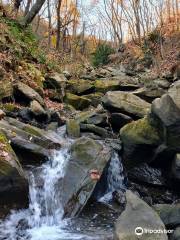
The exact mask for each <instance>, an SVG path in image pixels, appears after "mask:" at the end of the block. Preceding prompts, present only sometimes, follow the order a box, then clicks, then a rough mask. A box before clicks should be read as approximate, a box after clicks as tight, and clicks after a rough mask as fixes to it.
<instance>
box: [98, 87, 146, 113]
mask: <svg viewBox="0 0 180 240" xmlns="http://www.w3.org/2000/svg"><path fill="white" fill-rule="evenodd" d="M102 102H103V105H104V106H105V107H106V108H108V109H109V110H110V111H116V112H117V111H118V112H122V113H125V114H129V115H132V116H135V117H143V116H145V115H146V114H147V113H148V111H149V109H150V106H151V105H150V104H149V103H147V102H146V101H144V100H142V99H141V98H139V97H137V96H135V95H134V94H132V93H128V92H122V91H114V92H107V93H106V95H105V96H104V97H103V99H102Z"/></svg>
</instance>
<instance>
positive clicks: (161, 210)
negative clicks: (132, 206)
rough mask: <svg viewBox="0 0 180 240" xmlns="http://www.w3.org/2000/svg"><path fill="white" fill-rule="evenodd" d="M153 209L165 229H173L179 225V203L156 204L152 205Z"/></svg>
mask: <svg viewBox="0 0 180 240" xmlns="http://www.w3.org/2000/svg"><path fill="white" fill-rule="evenodd" d="M154 209H155V210H156V211H157V213H158V214H159V216H160V218H161V219H162V221H163V223H164V224H165V225H166V226H167V227H173V228H174V227H176V226H178V225H180V203H177V204H157V205H154Z"/></svg>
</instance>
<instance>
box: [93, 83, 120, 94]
mask: <svg viewBox="0 0 180 240" xmlns="http://www.w3.org/2000/svg"><path fill="white" fill-rule="evenodd" d="M94 86H95V89H96V91H97V92H102V93H106V92H108V91H115V90H119V89H120V83H119V80H96V81H95V83H94Z"/></svg>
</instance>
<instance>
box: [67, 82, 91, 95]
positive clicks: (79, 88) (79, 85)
mask: <svg viewBox="0 0 180 240" xmlns="http://www.w3.org/2000/svg"><path fill="white" fill-rule="evenodd" d="M67 90H68V91H70V92H71V93H74V94H77V95H82V94H88V93H91V92H93V90H94V86H93V84H92V82H91V81H88V80H82V79H80V80H69V81H68V83H67Z"/></svg>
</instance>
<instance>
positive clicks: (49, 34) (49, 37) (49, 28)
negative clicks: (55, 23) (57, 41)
mask: <svg viewBox="0 0 180 240" xmlns="http://www.w3.org/2000/svg"><path fill="white" fill-rule="evenodd" d="M47 9H48V46H49V48H50V47H51V9H50V0H47Z"/></svg>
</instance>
